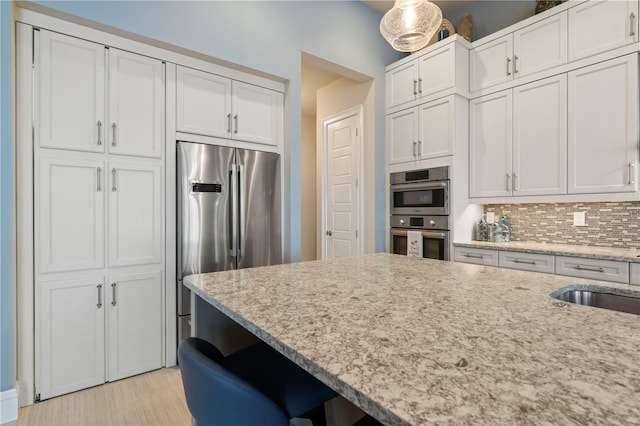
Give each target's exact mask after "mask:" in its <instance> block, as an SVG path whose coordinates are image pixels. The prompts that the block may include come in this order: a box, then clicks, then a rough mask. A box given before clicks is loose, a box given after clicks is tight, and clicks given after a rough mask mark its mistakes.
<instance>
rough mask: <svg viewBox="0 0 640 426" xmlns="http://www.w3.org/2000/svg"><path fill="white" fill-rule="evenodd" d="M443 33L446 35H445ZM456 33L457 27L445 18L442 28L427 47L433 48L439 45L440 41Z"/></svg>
mask: <svg viewBox="0 0 640 426" xmlns="http://www.w3.org/2000/svg"><path fill="white" fill-rule="evenodd" d="M443 33H444V34H446V35H444V34H443ZM455 33H456V27H454V26H453V24H452V23H451V21H449V20H448V19H445V18H443V19H442V24H440V28H438V31H436V33H435V34H434V35H433V37H431V40H429V44H427V46H431V45H432V44H434V43H437V42H438V41H440V40H443V39H445V38H447V37H449V36H452V35H454V34H455Z"/></svg>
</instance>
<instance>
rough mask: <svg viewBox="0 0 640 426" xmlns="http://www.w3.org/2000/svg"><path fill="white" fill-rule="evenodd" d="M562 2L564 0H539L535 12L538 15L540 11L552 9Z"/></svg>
mask: <svg viewBox="0 0 640 426" xmlns="http://www.w3.org/2000/svg"><path fill="white" fill-rule="evenodd" d="M561 3H562V0H538V1H537V2H536V9H535V12H534V13H535V14H536V15H537V14H538V13H540V12H544V11H545V10H547V9H551V8H552V7H554V6H557V5H559V4H561Z"/></svg>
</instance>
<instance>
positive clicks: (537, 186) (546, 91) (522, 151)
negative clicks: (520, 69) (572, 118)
mask: <svg viewBox="0 0 640 426" xmlns="http://www.w3.org/2000/svg"><path fill="white" fill-rule="evenodd" d="M512 177H513V185H512V188H513V195H514V196H523V195H553V194H565V193H566V192H567V76H566V75H559V76H555V77H550V78H546V79H544V80H538V81H534V82H533V83H529V84H525V85H522V86H518V87H516V88H514V89H513V170H512Z"/></svg>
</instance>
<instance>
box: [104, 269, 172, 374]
mask: <svg viewBox="0 0 640 426" xmlns="http://www.w3.org/2000/svg"><path fill="white" fill-rule="evenodd" d="M105 291H106V295H105V296H106V301H107V304H106V310H107V318H108V322H107V328H108V334H107V336H108V352H109V357H108V370H107V371H108V373H107V380H108V381H113V380H118V379H122V378H124V377H129V376H133V375H134V374H139V373H144V372H146V371H150V370H154V369H156V368H160V367H162V279H161V274H160V272H156V273H149V274H133V275H122V276H112V277H109V281H107V286H106V288H105Z"/></svg>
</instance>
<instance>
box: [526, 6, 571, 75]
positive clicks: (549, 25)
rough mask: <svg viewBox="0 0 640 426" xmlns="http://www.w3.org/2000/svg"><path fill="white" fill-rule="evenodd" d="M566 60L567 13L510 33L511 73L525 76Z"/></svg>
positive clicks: (563, 62)
mask: <svg viewBox="0 0 640 426" xmlns="http://www.w3.org/2000/svg"><path fill="white" fill-rule="evenodd" d="M566 62H567V13H566V12H563V13H559V14H557V15H554V16H551V17H549V18H547V19H544V20H542V21H539V22H537V23H535V24H533V25H529V26H528V27H525V28H523V29H521V30H519V31H516V32H515V33H513V73H514V74H513V75H514V77H516V78H518V77H524V76H526V75H529V74H534V73H536V72H538V71H543V70H546V69H549V68H553V67H556V66H559V65H562V64H565V63H566Z"/></svg>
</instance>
